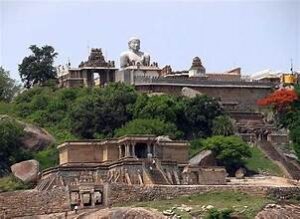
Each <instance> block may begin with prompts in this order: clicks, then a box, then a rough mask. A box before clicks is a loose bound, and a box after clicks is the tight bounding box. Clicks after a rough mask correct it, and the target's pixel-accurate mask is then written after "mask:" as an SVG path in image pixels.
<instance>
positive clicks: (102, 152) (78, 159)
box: [36, 135, 227, 206]
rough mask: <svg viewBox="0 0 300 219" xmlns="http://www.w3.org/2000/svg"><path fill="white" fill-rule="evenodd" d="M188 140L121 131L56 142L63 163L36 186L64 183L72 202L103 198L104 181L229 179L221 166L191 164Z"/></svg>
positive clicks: (167, 182) (184, 182)
mask: <svg viewBox="0 0 300 219" xmlns="http://www.w3.org/2000/svg"><path fill="white" fill-rule="evenodd" d="M188 146H189V144H188V142H187V141H173V140H171V139H169V138H167V137H163V136H159V137H157V136H153V135H138V136H123V137H120V138H114V139H107V140H84V141H68V142H65V143H63V144H61V145H59V146H58V150H59V165H58V166H56V167H53V168H49V169H47V170H45V171H43V173H42V176H41V180H40V181H39V184H38V185H37V187H36V189H38V190H40V191H43V190H49V189H52V188H54V187H60V186H64V187H67V189H68V191H69V192H70V200H71V203H73V204H75V203H76V199H80V200H83V202H82V203H81V204H82V206H95V205H97V204H103V203H104V198H105V197H104V196H103V194H105V186H106V185H107V184H111V183H118V184H126V185H139V186H144V185H155V184H162V185H190V184H198V185H199V184H203V185H209V184H226V175H227V173H226V171H225V169H224V168H222V167H216V166H203V165H201V166H200V165H198V164H197V162H196V163H195V162H193V163H189V159H188Z"/></svg>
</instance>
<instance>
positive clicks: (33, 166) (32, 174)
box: [10, 160, 40, 183]
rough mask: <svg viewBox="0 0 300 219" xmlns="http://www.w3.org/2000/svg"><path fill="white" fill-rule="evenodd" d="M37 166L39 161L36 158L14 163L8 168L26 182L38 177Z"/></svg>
mask: <svg viewBox="0 0 300 219" xmlns="http://www.w3.org/2000/svg"><path fill="white" fill-rule="evenodd" d="M39 166H40V165H39V162H38V161H36V160H26V161H22V162H20V163H16V164H14V165H12V166H11V167H10V168H11V171H12V173H13V174H14V176H15V177H17V178H18V179H20V180H22V181H23V182H25V183H28V182H34V181H36V180H37V179H38V174H39Z"/></svg>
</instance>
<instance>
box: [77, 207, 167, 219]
mask: <svg viewBox="0 0 300 219" xmlns="http://www.w3.org/2000/svg"><path fill="white" fill-rule="evenodd" d="M80 218H82V219H126V218H134V219H165V218H167V217H165V216H164V215H162V214H161V213H159V212H157V211H155V210H149V209H144V208H129V207H126V208H125V207H123V208H105V209H101V210H98V211H96V212H92V213H87V214H84V215H82V216H81V217H80Z"/></svg>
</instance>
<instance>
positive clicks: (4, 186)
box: [0, 176, 32, 192]
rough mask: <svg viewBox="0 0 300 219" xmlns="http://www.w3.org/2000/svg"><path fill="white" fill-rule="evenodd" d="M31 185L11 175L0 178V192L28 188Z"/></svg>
mask: <svg viewBox="0 0 300 219" xmlns="http://www.w3.org/2000/svg"><path fill="white" fill-rule="evenodd" d="M31 186H32V185H27V184H25V183H23V182H21V181H19V180H17V179H16V178H14V177H13V176H5V177H2V178H0V192H8V191H15V190H20V189H29V188H30V187H31Z"/></svg>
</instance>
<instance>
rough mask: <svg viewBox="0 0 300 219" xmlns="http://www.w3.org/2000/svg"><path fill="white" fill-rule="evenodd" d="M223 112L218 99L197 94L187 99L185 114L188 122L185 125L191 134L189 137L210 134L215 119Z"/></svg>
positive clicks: (186, 130) (185, 129)
mask: <svg viewBox="0 0 300 219" xmlns="http://www.w3.org/2000/svg"><path fill="white" fill-rule="evenodd" d="M223 113H224V112H223V109H222V108H221V106H220V105H219V103H218V101H217V100H216V99H214V98H211V97H208V96H206V95H201V96H199V95H197V96H196V97H194V98H191V99H189V100H187V101H186V104H185V110H184V116H185V118H186V123H187V124H185V125H184V126H183V127H184V128H183V129H184V132H185V133H186V134H188V135H190V136H188V137H189V138H198V137H206V136H210V135H211V134H212V126H213V120H214V119H215V118H216V117H217V116H220V115H222V114H223ZM183 123H184V122H183Z"/></svg>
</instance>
